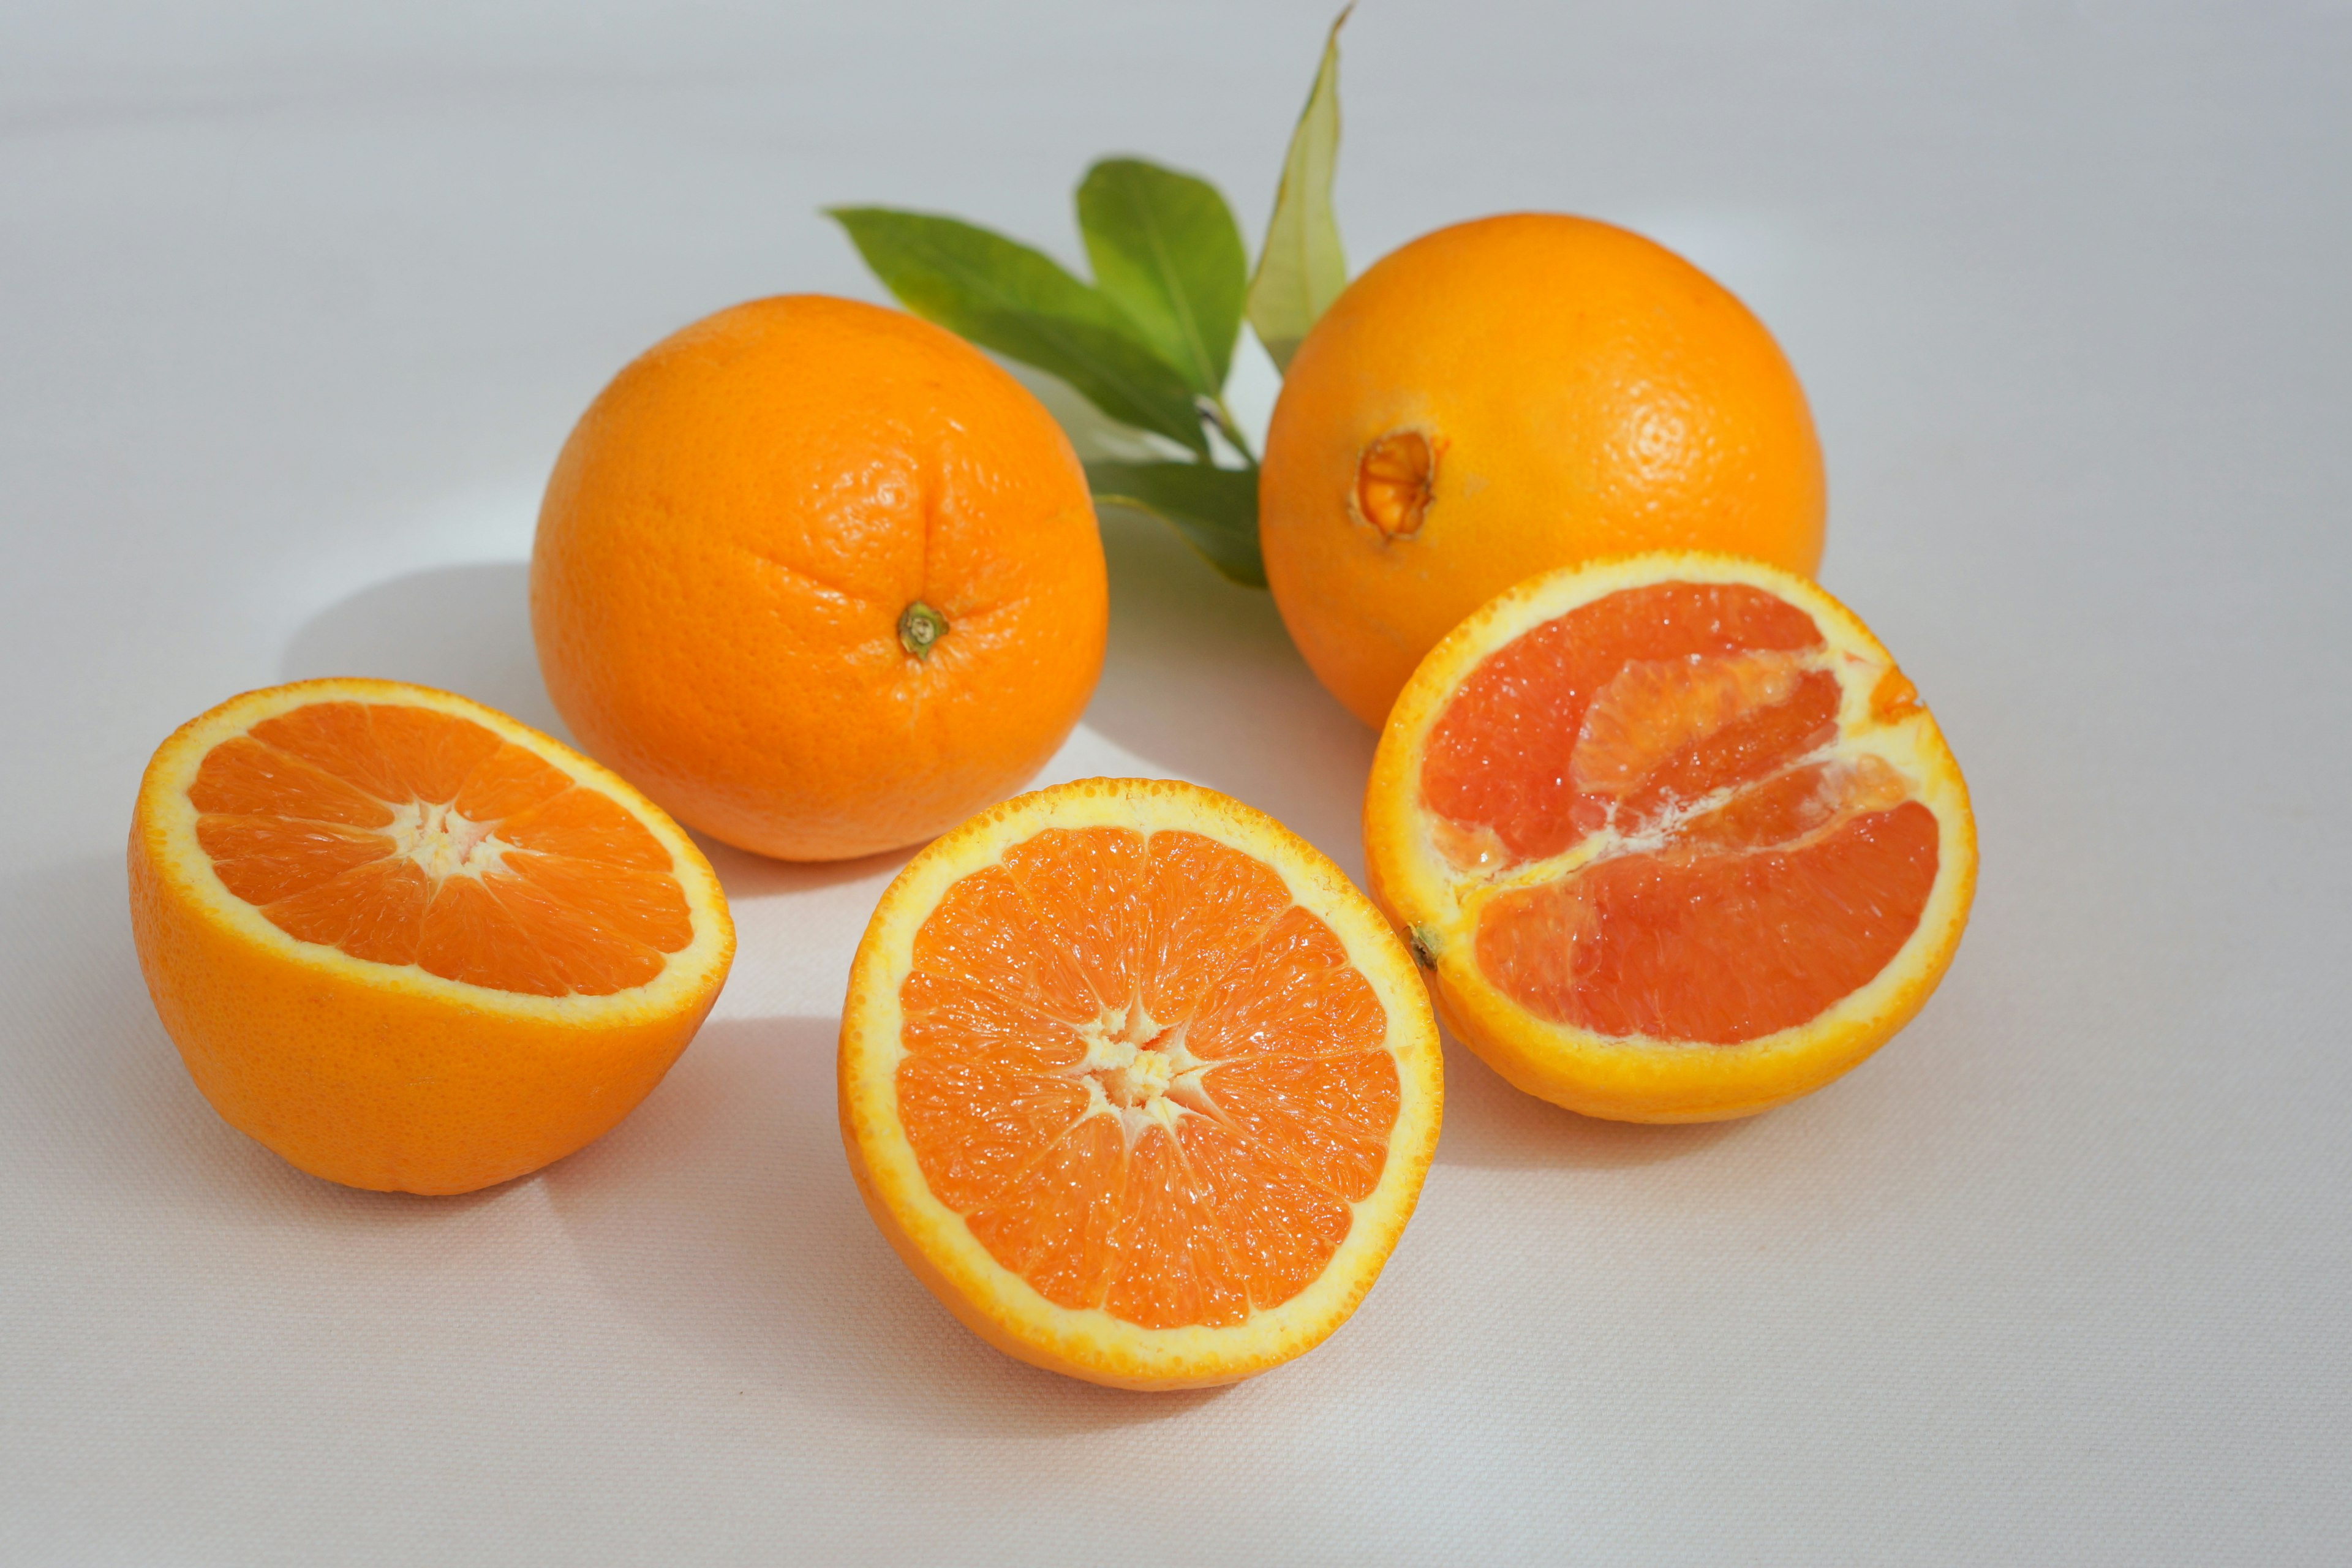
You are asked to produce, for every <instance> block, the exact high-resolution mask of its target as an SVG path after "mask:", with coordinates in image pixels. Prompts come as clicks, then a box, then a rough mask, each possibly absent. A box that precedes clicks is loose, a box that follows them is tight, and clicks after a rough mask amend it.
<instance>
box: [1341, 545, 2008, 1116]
mask: <svg viewBox="0 0 2352 1568" xmlns="http://www.w3.org/2000/svg"><path fill="white" fill-rule="evenodd" d="M1364 842H1365V849H1366V853H1367V855H1368V857H1369V859H1370V867H1371V878H1372V889H1373V892H1374V894H1375V895H1376V896H1377V897H1378V898H1379V899H1380V900H1381V904H1382V905H1383V906H1384V907H1385V908H1386V909H1387V910H1388V911H1389V914H1390V916H1391V919H1393V920H1394V921H1396V922H1397V925H1398V926H1399V928H1400V929H1401V930H1402V931H1406V932H1407V933H1408V936H1409V939H1410V941H1411V942H1412V946H1413V948H1414V951H1415V954H1416V956H1417V957H1419V958H1420V959H1421V960H1422V962H1423V964H1424V965H1425V966H1426V967H1427V968H1428V970H1429V980H1430V984H1431V988H1432V989H1433V991H1434V992H1435V994H1436V996H1437V1001H1438V1006H1439V1010H1440V1011H1441V1012H1442V1013H1443V1014H1444V1016H1445V1019H1446V1021H1447V1022H1448V1023H1449V1024H1450V1025H1451V1026H1453V1028H1454V1032H1455V1033H1456V1034H1457V1035H1459V1036H1460V1037H1462V1038H1463V1040H1465V1042H1467V1043H1468V1045H1469V1046H1470V1047H1471V1048H1472V1049H1474V1050H1475V1051H1476V1052H1477V1053H1478V1054H1479V1055H1480V1056H1481V1057H1483V1058H1486V1061H1487V1062H1488V1063H1490V1064H1491V1065H1492V1066H1493V1067H1494V1068H1495V1069H1496V1071H1498V1072H1500V1073H1501V1074H1502V1075H1503V1076H1504V1077H1505V1078H1507V1079H1510V1080H1511V1081H1512V1082H1513V1083H1515V1084H1517V1085H1518V1086H1519V1087H1520V1088H1521V1089H1526V1090H1527V1091H1528V1092H1529V1093H1530V1094H1537V1095H1540V1096H1542V1097H1543V1098H1544V1099H1546V1100H1553V1101H1555V1102H1557V1103H1559V1104H1561V1105H1565V1106H1567V1107H1569V1108H1570V1109H1571V1110H1580V1111H1584V1112H1586V1113H1587V1114H1590V1115H1593V1116H1610V1117H1618V1118H1622V1119H1624V1120H1627V1121H1713V1120H1716V1119H1718V1118H1722V1117H1729V1116H1745V1115H1748V1114H1749V1113H1750V1112H1752V1111H1758V1110H1765V1109H1766V1108H1768V1107H1769V1106H1773V1105H1777V1104H1780V1102H1781V1101H1783V1100H1791V1099H1793V1098H1795V1097H1796V1096H1798V1095H1801V1094H1804V1093H1807V1092H1808V1091H1810V1090H1811V1089H1818V1088H1820V1087H1821V1086H1822V1084H1825V1083H1827V1082H1829V1081H1830V1080H1831V1079H1833V1078H1836V1077H1837V1076H1838V1075H1839V1074H1841V1073H1843V1072H1844V1071H1846V1070H1847V1069H1848V1068H1852V1067H1853V1065H1854V1064H1855V1063H1857V1062H1859V1061H1861V1060H1862V1059H1863V1058H1864V1057H1866V1056H1868V1055H1869V1054H1870V1053H1871V1052H1872V1051H1874V1050H1875V1049H1877V1048H1878V1047H1879V1046H1880V1045H1881V1044H1882V1043H1883V1042H1884V1041H1885V1039H1886V1038H1887V1037H1889V1036H1891V1035H1893V1034H1894V1033H1895V1030H1897V1029H1899V1028H1901V1027H1902V1026H1904V1024H1905V1023H1906V1022H1908V1021H1909V1019H1910V1018H1911V1016H1912V1015H1914V1014H1915V1013H1916V1012H1917V1011H1918V1010H1919V1006H1920V1005H1921V1004H1922V1003H1924V1002H1925V1001H1926V1000H1927V994H1928V993H1929V992H1931V991H1933V990H1934V989H1935V988H1936V984H1937V981H1939V980H1940V979H1942V977H1943V974H1944V971H1945V969H1946V967H1947V966H1948V965H1949V964H1950V963H1951V961H1952V954H1953V952H1954V950H1955V949H1956V948H1957V947H1958V945H1959V941H1960V930H1961V928H1962V926H1963V925H1965V924H1966V923H1967V921H1968V914H1969V898H1970V896H1971V894H1972V893H1973V892H1974V890H1975V887H1976V868H1977V849H1976V825H1975V819H1974V818H1973V817H1972V816H1970V815H1969V795H1968V786H1967V785H1966V784H1964V783H1963V782H1962V781H1961V778H1960V770H1959V767H1958V764H1957V763H1954V762H1953V760H1952V753H1951V751H1950V749H1949V748H1948V747H1947V746H1946V745H1945V743H1944V737H1943V735H1942V733H1941V732H1940V731H1937V728H1936V721H1935V719H1934V718H1933V717H1932V716H1931V715H1930V714H1929V713H1928V711H1927V709H1926V708H1924V707H1922V706H1921V705H1920V703H1919V700H1918V695H1917V693H1916V692H1915V691H1914V690H1913V689H1912V687H1911V683H1910V682H1909V681H1908V680H1906V679H1905V678H1904V676H1903V672H1902V671H1901V670H1899V669H1897V668H1895V660H1894V658H1892V657H1890V656H1889V655H1888V653H1887V651H1886V650H1885V648H1884V647H1880V646H1879V643H1878V639H1877V638H1875V637H1872V636H1871V635H1870V632H1869V630H1868V629H1867V628H1866V627H1864V626H1863V624H1862V623H1861V622H1860V621H1858V620H1856V619H1855V618H1854V617H1853V615H1852V614H1851V613H1849V612H1848V611H1847V610H1846V609H1845V608H1844V607H1843V605H1839V604H1838V603H1837V602H1836V601H1835V600H1833V599H1832V598H1831V597H1830V596H1829V595H1827V594H1824V593H1822V591H1821V590H1820V589H1819V588H1817V587H1815V586H1814V585H1813V584H1811V583H1810V582H1808V581H1806V580H1805V579H1803V578H1801V577H1798V576H1796V575H1794V574H1790V573H1787V572H1782V571H1780V570H1778V569H1777V568H1774V567H1770V566H1766V565H1764V564H1762V563H1758V562H1751V561H1743V560H1738V559H1736V558H1733V557H1730V556H1721V555H1698V554H1653V555H1643V556H1634V557H1631V558H1628V559H1624V560H1619V561H1610V562H1601V563H1594V564H1592V565H1590V566H1587V567H1583V568H1571V569H1568V570H1563V571H1559V572H1555V573H1552V574H1549V575H1546V576H1542V577H1538V578H1535V579H1533V580H1532V581H1529V582H1527V583H1523V584H1519V585H1518V586H1517V587H1516V588H1514V589H1512V590H1511V591H1510V592H1508V593H1507V594H1504V595H1501V596H1500V597H1498V598H1496V600H1495V601H1494V602H1493V603H1491V604H1489V605H1486V607H1484V608H1483V609H1481V610H1479V611H1478V612H1477V613H1476V614H1475V615H1474V616H1470V618H1469V619H1467V620H1465V621H1464V622H1463V623H1462V625H1461V626H1457V627H1455V628H1454V631H1453V632H1452V633H1451V634H1449V635H1448V636H1447V637H1446V638H1445V640H1444V641H1443V642H1441V643H1439V644H1438V645H1437V647H1435V648H1434V649H1433V650H1431V652H1430V655H1429V657H1428V658H1425V659H1423V661H1422V664H1421V668H1419V669H1417V670H1415V671H1414V672H1413V677H1412V680H1411V681H1410V682H1409V683H1408V684H1407V685H1406V687H1405V689H1404V692H1403V694H1402V696H1400V697H1399V698H1398V699H1397V703H1396V708H1395V710H1394V711H1393V712H1391V714H1390V715H1389V721H1388V727H1387V728H1386V729H1385V730H1384V731H1381V743H1380V750H1379V752H1378V753H1377V755H1376V757H1375V759H1374V762H1373V766H1372V778H1371V784H1370V788H1369V790H1368V792H1367V794H1366V795H1365V799H1364Z"/></svg>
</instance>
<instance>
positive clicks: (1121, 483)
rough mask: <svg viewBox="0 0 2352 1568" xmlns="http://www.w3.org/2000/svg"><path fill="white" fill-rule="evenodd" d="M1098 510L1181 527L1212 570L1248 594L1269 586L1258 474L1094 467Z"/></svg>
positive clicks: (1191, 467)
mask: <svg viewBox="0 0 2352 1568" xmlns="http://www.w3.org/2000/svg"><path fill="white" fill-rule="evenodd" d="M1087 483H1088V484H1089V485H1091V486H1092V487H1093V488H1094V492H1095V502H1096V504H1097V505H1098V506H1126V507H1133V508H1134V509H1135V510H1138V511H1143V512H1150V514H1151V515H1152V516H1154V517H1157V518H1160V519H1162V520H1164V521H1168V522H1171V523H1173V524H1175V525H1176V529H1177V531H1178V532H1180V533H1181V534H1183V536H1184V537H1185V539H1186V540H1188V541H1190V542H1191V543H1192V548H1193V549H1195V550H1197V551H1199V552H1201V553H1202V555H1205V556H1207V557H1208V560H1209V564H1210V565H1212V566H1213V567H1215V568H1216V569H1217V570H1218V571H1219V572H1221V573H1223V574H1224V575H1225V576H1227V577H1229V578H1231V579H1232V580H1233V581H1234V582H1236V583H1239V584H1242V585H1243V586H1244V587H1245V588H1263V587H1265V560H1264V558H1263V557H1261V556H1260V555H1259V554H1258V549H1257V470H1256V469H1255V468H1211V467H1209V465H1207V464H1206V463H1088V464H1087Z"/></svg>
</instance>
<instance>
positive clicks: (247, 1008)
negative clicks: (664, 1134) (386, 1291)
mask: <svg viewBox="0 0 2352 1568" xmlns="http://www.w3.org/2000/svg"><path fill="white" fill-rule="evenodd" d="M130 861H131V929H132V931H133V934H134V936H135V937H136V939H137V942H138V947H139V963H140V967H141V969H142V971H144V973H145V974H146V977H147V987H148V990H149V992H150V993H151V994H152V995H153V997H154V999H155V1008H156V1011H157V1012H158V1013H159V1014H161V1015H162V1016H163V1026H164V1028H165V1029H166V1030H167V1031H168V1032H169V1033H170V1034H171V1037H172V1038H173V1042H174V1043H175V1044H177V1045H178V1047H180V1055H181V1057H182V1058H183V1059H184V1060H185V1062H186V1063H187V1066H188V1071H189V1073H190V1075H191V1076H193V1077H194V1079H195V1081H196V1087H197V1088H198V1089H201V1090H203V1092H204V1095H205V1099H206V1100H210V1101H211V1102H212V1104H213V1107H214V1109H215V1110H218V1111H219V1112H220V1113H221V1115H222V1116H223V1117H224V1118H225V1119H226V1121H228V1122H229V1124H230V1125H231V1126H233V1127H236V1128H237V1129H238V1130H240V1131H244V1132H246V1133H247V1134H249V1135H251V1136H252V1137H253V1138H255V1139H257V1140H258V1141H259V1142H262V1143H264V1144H266V1145H268V1147H269V1148H271V1149H274V1150H276V1151H277V1152H278V1153H279V1154H281V1155H283V1156H285V1158H286V1159H288V1160H289V1161H290V1162H292V1163H294V1164H296V1165H298V1166H299V1167H300V1168H301V1169H303V1170H305V1171H309V1172H310V1173H313V1174H316V1175H320V1176H324V1177H326V1178H328V1179H329V1180H331V1181H337V1182H342V1183H345V1184H348V1185H351V1186H355V1187H372V1188H377V1189H381V1190H385V1191H404V1192H413V1193H461V1192H468V1191H471V1190H472V1189H474V1188H477V1187H485V1186H488V1185H490V1184H493V1183H496V1182H503V1181H506V1180H508V1179H509V1178H510V1177H514V1176H519V1175H521V1174H523V1173H525V1172H528V1171H533V1170H536V1169H538V1168H539V1167H540V1166H541V1165H544V1164H546V1163H548V1162H550V1161H551V1160H555V1159H559V1158H561V1157H562V1156H563V1155H565V1154H568V1153H570V1152H572V1151H573V1150H574V1149H577V1148H579V1147H580V1146H581V1145H583V1144H584V1143H586V1142H590V1141H591V1140H592V1139H594V1138H596V1137H598V1136H599V1135H601V1134H602V1133H604V1131H607V1130H608V1129H609V1128H611V1127H612V1126H613V1124H614V1122H616V1121H620V1119H621V1118H622V1117H624V1116H625V1115H627V1114H628V1112H629V1110H631V1109H632V1108H633V1107H635V1105H636V1103H637V1102H638V1101H639V1100H643V1099H644V1098H645V1096H646V1093H647V1092H648V1091H649V1090H651V1089H652V1088H653V1087H654V1085H655V1084H656V1083H658V1082H659V1081H660V1080H661V1077H662V1074H663V1073H665V1072H666V1071H667V1070H668V1068H669V1065H670V1063H671V1062H672V1061H674V1060H675V1059H676V1058H677V1054H678V1052H679V1051H681V1050H683V1049H684V1048H685V1047H686V1044H687V1042H688V1040H689V1039H691V1038H692V1037H693V1036H694V1032H695V1030H696V1028H697V1027H698V1026H700V1024H701V1022H702V1018H703V1016H704V1014H706V1013H707V1012H709V1008H710V1004H711V1002H712V1001H713V1000H714V999H715V998H716V997H717V996H718V994H719V986H720V984H722V983H723V982H724V981H725V979H726V977H727V967H728V964H729V963H730V960H731V959H732V958H733V956H734V952H735V929H734V926H733V925H732V924H731V923H730V921H729V919H728V915H727V903H726V899H725V897H724V895H723V894H721V892H720V891H719V880H718V879H717V877H715V876H714V875H713V874H712V873H711V869H710V866H709V862H708V861H706V860H705V859H704V858H702V856H701V854H700V852H699V851H698V850H697V849H696V848H695V847H694V845H693V842H692V841H691V840H689V839H688V837H686V835H685V834H683V833H681V832H679V831H678V829H677V826H674V825H673V824H672V823H671V822H670V820H669V818H668V817H667V816H663V815H662V814H661V812H660V810H659V809H657V808H656V806H654V805H652V803H650V802H648V801H647V800H646V798H645V797H644V796H643V795H639V794H638V793H637V792H636V791H635V790H634V789H632V788H630V787H629V785H628V784H625V783H624V782H622V780H620V779H619V778H617V777H615V776H614V774H612V773H607V772H606V771H605V770H604V769H603V768H601V767H598V766H597V765H596V764H595V763H592V762H590V761H588V760H587V759H586V758H585V757H583V756H581V755H580V754H579V753H578V752H574V751H572V749H571V748H570V747H568V746H565V745H563V744H562V743H561V742H557V741H553V740H551V739H550V738H548V737H547V736H545V735H542V734H541V733H539V732H538V731H535V730H531V729H530V728H527V727H526V726H524V725H522V724H519V723H517V722H516V721H513V720H512V719H509V718H508V717H506V716H505V715H504V714H502V713H498V712H495V711H493V710H490V709H488V708H485V707H483V706H482V705H481V704H479V703H478V702H470V701H467V700H466V699H465V698H462V697H456V696H452V695H451V694H450V693H448V692H446V691H434V690H429V689H425V688H424V687H418V686H404V685H400V684H397V683H394V682H392V681H384V680H307V681H302V682H299V683H298V684H296V685H292V686H278V687H271V688H269V689H266V690H261V691H249V692H247V693H246V694H245V695H243V696H241V697H236V698H232V699H230V700H228V701H226V702H224V703H222V704H221V705H220V706H219V707H217V708H215V709H214V710H212V711H210V712H209V713H206V714H204V715H203V716H202V717H200V718H197V719H194V720H192V721H189V722H188V723H186V724H184V725H183V726H181V728H180V729H179V730H178V731H176V732H175V733H174V734H173V736H172V738H171V739H170V740H168V741H165V742H163V746H162V748H161V749H159V750H158V751H157V752H156V753H155V756H154V759H153V760H152V762H150V763H148V764H147V775H146V778H145V779H144V780H143V781H142V784H141V785H140V789H139V804H138V806H137V809H136V811H135V813H134V815H133V816H132V819H131V852H130Z"/></svg>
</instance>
